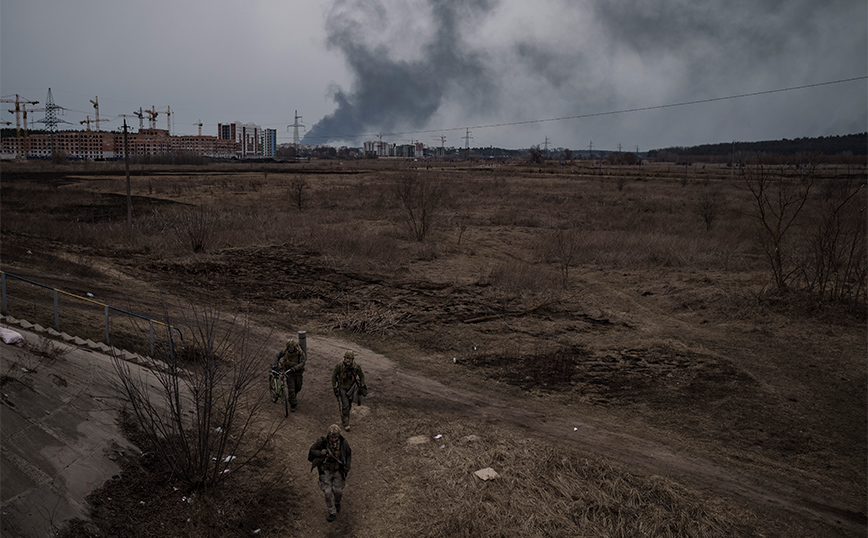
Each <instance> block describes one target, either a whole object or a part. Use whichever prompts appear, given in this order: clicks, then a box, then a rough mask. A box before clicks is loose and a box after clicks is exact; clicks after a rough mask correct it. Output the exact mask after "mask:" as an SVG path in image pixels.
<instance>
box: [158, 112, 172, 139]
mask: <svg viewBox="0 0 868 538" xmlns="http://www.w3.org/2000/svg"><path fill="white" fill-rule="evenodd" d="M160 112H163V111H162V110H161V111H160ZM163 114H165V115H166V131H168V132H169V136H172V107H170V106H166V111H165V112H163Z"/></svg>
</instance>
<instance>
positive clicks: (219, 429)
mask: <svg viewBox="0 0 868 538" xmlns="http://www.w3.org/2000/svg"><path fill="white" fill-rule="evenodd" d="M214 431H215V432H222V431H223V428H221V427H220V426H217V427H216V428H214Z"/></svg>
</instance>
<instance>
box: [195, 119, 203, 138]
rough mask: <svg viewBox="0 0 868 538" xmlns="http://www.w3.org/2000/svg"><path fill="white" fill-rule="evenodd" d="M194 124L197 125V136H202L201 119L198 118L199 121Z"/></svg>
mask: <svg viewBox="0 0 868 538" xmlns="http://www.w3.org/2000/svg"><path fill="white" fill-rule="evenodd" d="M196 125H198V126H199V136H202V120H199V123H197V124H196Z"/></svg>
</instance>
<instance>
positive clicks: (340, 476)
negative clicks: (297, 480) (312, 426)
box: [307, 424, 353, 521]
mask: <svg viewBox="0 0 868 538" xmlns="http://www.w3.org/2000/svg"><path fill="white" fill-rule="evenodd" d="M352 454H353V453H352V451H351V450H350V444H349V443H348V442H347V440H346V439H344V437H343V436H342V435H341V429H340V427H339V426H338V425H337V424H332V425H331V426H329V429H328V432H326V436H325V437H320V438H319V439H318V440H317V441H316V442H315V443H314V444H313V445H311V447H310V450H308V452H307V461H309V462H311V467H310V470H311V471H312V470H313V469H314V467H315V468H316V469H317V471H319V488H320V489H321V490H322V491H323V495H325V503H326V508H327V509H328V521H334V520H335V516H336V514H337V513H338V512H340V511H341V499H342V498H343V496H344V486H345V485H346V483H347V474H348V473H349V472H350V463H351V462H352Z"/></svg>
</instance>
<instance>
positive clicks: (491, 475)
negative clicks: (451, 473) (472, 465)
mask: <svg viewBox="0 0 868 538" xmlns="http://www.w3.org/2000/svg"><path fill="white" fill-rule="evenodd" d="M473 474H475V475H476V476H477V477H479V478H481V479H482V480H492V479H495V478H497V477H498V474H497V472H495V470H494V469H492V468H491V467H486V468H485V469H480V470H478V471H476V472H474V473H473Z"/></svg>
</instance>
